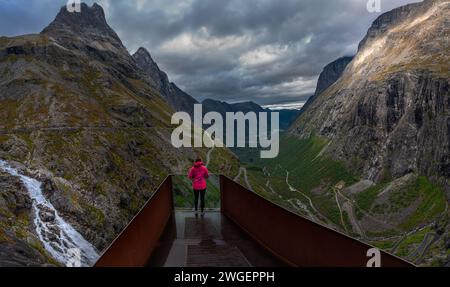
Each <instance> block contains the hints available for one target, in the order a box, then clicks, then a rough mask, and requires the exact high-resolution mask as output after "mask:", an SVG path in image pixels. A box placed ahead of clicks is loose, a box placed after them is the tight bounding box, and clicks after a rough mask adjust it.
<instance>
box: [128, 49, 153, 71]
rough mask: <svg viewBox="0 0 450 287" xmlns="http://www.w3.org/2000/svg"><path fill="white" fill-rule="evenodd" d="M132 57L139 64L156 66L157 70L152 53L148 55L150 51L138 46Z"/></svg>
mask: <svg viewBox="0 0 450 287" xmlns="http://www.w3.org/2000/svg"><path fill="white" fill-rule="evenodd" d="M133 58H134V59H135V60H136V62H138V63H139V65H141V66H148V65H151V66H152V67H154V68H157V69H158V70H159V67H158V64H157V63H156V62H155V61H154V60H153V58H152V55H150V52H149V51H148V50H147V49H145V48H144V47H140V48H139V49H138V50H137V51H136V53H134V55H133Z"/></svg>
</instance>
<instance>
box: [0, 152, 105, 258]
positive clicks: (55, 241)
mask: <svg viewBox="0 0 450 287" xmlns="http://www.w3.org/2000/svg"><path fill="white" fill-rule="evenodd" d="M0 170H3V171H4V172H6V173H9V174H10V175H12V176H14V177H19V178H20V180H21V181H22V183H23V185H24V186H25V188H26V189H27V191H28V194H29V196H30V198H31V200H32V201H33V206H32V209H33V213H34V225H35V227H36V234H37V235H38V237H39V239H40V241H41V242H42V244H43V245H44V247H45V250H46V251H47V252H48V253H49V254H50V255H51V256H52V257H53V258H55V259H56V260H57V261H59V262H60V263H62V264H64V265H66V266H92V265H93V264H94V263H95V261H96V260H97V258H98V254H97V251H96V249H95V248H94V246H93V245H92V244H91V243H89V242H88V241H87V240H86V239H84V238H83V236H82V235H81V234H80V233H78V232H77V231H76V230H75V229H74V228H73V227H72V226H71V225H70V224H69V223H67V222H66V221H65V220H64V219H62V218H61V217H60V216H59V214H58V211H57V210H56V209H55V207H54V206H53V205H52V204H51V203H50V202H49V201H48V200H47V199H46V198H45V196H44V194H43V192H42V184H41V183H40V182H39V181H37V180H36V179H33V178H30V177H28V176H25V175H23V174H21V173H20V172H19V171H18V170H17V169H15V168H13V167H11V166H10V165H8V163H7V162H5V161H3V160H0Z"/></svg>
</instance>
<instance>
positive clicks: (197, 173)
mask: <svg viewBox="0 0 450 287" xmlns="http://www.w3.org/2000/svg"><path fill="white" fill-rule="evenodd" d="M188 177H189V178H190V179H192V187H193V188H194V190H203V189H206V178H208V177H209V172H208V169H207V168H206V166H204V165H203V162H201V161H200V162H196V163H195V164H194V166H193V167H191V169H190V170H189V175H188Z"/></svg>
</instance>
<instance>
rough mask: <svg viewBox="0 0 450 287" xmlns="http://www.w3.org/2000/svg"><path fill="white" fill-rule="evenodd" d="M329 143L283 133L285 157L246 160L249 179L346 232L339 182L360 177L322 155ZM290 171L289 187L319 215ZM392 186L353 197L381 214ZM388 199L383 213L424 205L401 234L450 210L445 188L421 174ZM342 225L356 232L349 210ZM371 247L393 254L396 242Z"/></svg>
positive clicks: (403, 251)
mask: <svg viewBox="0 0 450 287" xmlns="http://www.w3.org/2000/svg"><path fill="white" fill-rule="evenodd" d="M326 145H327V141H326V140H324V139H321V138H317V137H314V138H311V139H308V140H300V139H297V138H293V137H289V136H286V135H284V136H282V139H281V143H280V155H279V156H278V157H277V158H276V159H271V160H260V159H255V157H253V160H252V161H251V162H248V159H247V171H248V173H249V181H250V183H251V185H252V187H253V189H254V190H255V191H256V192H258V193H260V194H261V195H263V196H265V197H266V198H268V199H270V200H273V201H275V202H277V203H278V204H280V205H281V206H284V207H285V208H288V209H290V210H292V211H294V212H297V213H298V214H301V215H304V216H310V215H311V214H313V215H315V216H318V218H319V219H321V220H322V221H324V222H325V223H331V224H332V225H334V226H337V227H338V228H339V229H341V230H342V231H343V230H345V228H344V226H343V224H342V221H341V218H340V213H339V209H338V206H337V203H336V200H335V196H334V191H333V190H334V187H335V186H336V185H337V184H342V183H345V186H350V185H352V184H354V183H356V182H357V180H358V179H357V177H356V176H355V175H353V174H352V173H350V172H349V171H348V170H346V169H345V168H344V167H343V165H342V164H340V163H339V162H336V161H333V160H331V159H329V158H328V157H326V156H324V155H322V153H321V151H322V150H323V149H324V148H325V147H326ZM244 154H245V153H244ZM248 154H250V153H247V155H248ZM286 170H288V171H289V173H290V175H289V184H290V185H291V186H292V187H294V188H295V189H296V190H298V191H300V192H301V193H303V194H305V195H307V196H308V197H310V198H311V200H312V201H313V204H314V206H315V208H316V209H317V210H318V211H319V213H320V214H317V212H315V211H314V210H312V209H311V208H310V205H309V203H308V201H307V200H306V198H305V196H303V195H301V194H300V192H298V191H291V190H290V188H289V186H288V185H287V184H286ZM267 181H269V183H270V186H271V187H272V189H273V190H274V191H275V192H276V193H275V194H274V193H273V192H272V191H271V190H270V189H269V188H268V187H267V185H266V183H267ZM241 182H242V181H241ZM388 185H389V182H383V183H379V184H377V185H375V186H372V187H369V188H367V189H366V190H364V191H362V192H360V193H358V194H356V195H355V196H353V199H354V200H355V201H356V204H357V206H358V207H359V208H360V209H361V210H364V211H366V212H373V211H376V210H377V208H378V209H379V208H380V207H378V206H377V205H376V198H377V196H378V195H379V193H380V192H382V191H383V189H384V188H386V187H387V186H388ZM292 199H297V200H300V201H301V202H302V203H303V204H305V205H307V206H308V208H309V210H310V213H309V214H308V213H307V212H304V211H303V210H300V209H298V208H293V205H292V204H291V203H290V202H289V201H292ZM389 201H390V205H389V206H388V207H387V208H388V209H387V210H385V211H384V212H398V211H399V210H401V209H403V208H406V207H408V206H409V205H410V204H412V203H413V202H417V201H419V204H418V207H417V208H416V210H414V212H412V214H410V215H409V216H408V217H407V219H406V220H405V221H404V222H402V223H401V224H400V225H399V226H398V228H399V230H404V231H405V232H406V231H409V230H412V229H414V228H416V227H417V226H419V225H421V224H427V223H430V222H432V221H434V220H436V218H437V216H439V215H441V214H442V213H443V212H444V211H445V210H446V197H445V194H444V192H443V191H442V189H441V188H439V187H437V186H435V185H433V184H432V183H431V182H430V181H429V180H428V179H427V178H426V177H422V176H419V177H416V179H415V180H414V181H413V182H412V183H410V184H409V185H407V186H403V187H401V188H399V189H398V190H394V191H393V192H392V193H391V194H390V198H389ZM358 211H359V210H358V209H356V210H355V213H356V216H357V218H358V219H361V218H362V217H363V216H364V215H363V214H362V213H361V212H358ZM382 211H383V210H382ZM323 217H325V219H324V218H323ZM343 221H344V224H345V227H346V228H347V230H351V228H349V227H350V224H349V219H348V214H346V213H345V212H344V213H343ZM426 230H428V229H426ZM424 233H425V232H424V231H421V232H418V233H417V234H416V233H412V234H411V235H410V236H408V237H407V238H406V239H405V241H404V242H403V243H402V245H401V246H400V247H399V249H398V250H397V254H398V255H401V256H404V257H406V256H407V255H408V254H409V253H410V252H412V251H413V250H414V247H415V246H417V245H418V244H420V239H421V238H422V239H423V237H424ZM396 234H398V231H394V230H386V231H385V232H384V233H377V234H371V233H370V232H369V233H368V234H366V235H368V236H369V237H370V236H372V235H373V236H380V235H383V236H386V237H389V236H392V235H396ZM350 235H351V234H350ZM371 243H373V244H374V245H376V246H378V247H380V248H382V249H385V250H389V249H391V248H392V247H393V246H394V245H395V241H393V240H384V241H371ZM408 246H409V247H408ZM407 251H408V252H407Z"/></svg>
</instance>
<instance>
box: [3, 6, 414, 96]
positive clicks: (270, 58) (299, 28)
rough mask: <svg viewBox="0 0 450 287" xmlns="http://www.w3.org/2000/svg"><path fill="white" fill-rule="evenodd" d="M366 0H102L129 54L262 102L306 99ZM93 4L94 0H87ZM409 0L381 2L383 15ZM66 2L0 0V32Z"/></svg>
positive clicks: (347, 42) (200, 90) (349, 44)
mask: <svg viewBox="0 0 450 287" xmlns="http://www.w3.org/2000/svg"><path fill="white" fill-rule="evenodd" d="M367 1H368V0H333V1H329V0H245V1H242V0H102V1H97V2H98V3H99V4H100V5H102V6H103V7H104V9H105V11H106V14H107V17H108V22H109V23H110V25H111V26H112V27H113V28H114V29H115V30H116V31H117V32H118V34H119V36H120V37H121V38H122V40H123V42H124V44H125V45H126V46H127V47H128V49H129V50H130V52H134V51H135V50H136V49H137V48H138V47H140V46H144V47H146V48H147V49H148V50H149V51H150V52H151V54H152V56H153V57H154V58H155V60H156V61H157V62H158V63H159V65H160V67H161V68H162V69H163V70H165V71H166V72H167V73H168V74H169V76H170V78H171V80H173V81H174V82H176V83H177V84H178V85H179V86H180V87H181V88H183V89H184V90H186V91H187V92H188V93H190V94H191V95H193V96H194V97H196V98H198V99H199V100H202V99H204V98H216V99H221V100H228V101H232V102H236V101H243V100H254V101H256V102H257V103H260V104H273V103H286V102H296V101H299V100H302V99H305V98H307V96H308V95H310V94H312V93H313V91H314V89H315V83H316V81H317V78H318V75H319V73H320V71H321V70H322V68H323V66H325V65H326V64H327V63H329V62H331V61H333V60H334V59H337V58H338V57H341V56H344V55H352V54H354V53H356V48H357V45H358V43H359V41H360V40H361V39H362V38H363V36H364V34H365V33H366V31H367V29H368V27H369V26H370V24H371V22H372V21H373V20H374V19H375V18H376V17H377V16H379V13H369V12H368V11H367V9H366V4H367ZM86 2H88V3H92V2H93V1H86ZM410 2H417V1H414V0H381V5H382V6H381V7H382V10H383V12H384V11H387V10H390V9H392V8H394V7H397V6H400V5H404V4H406V3H410ZM65 3H66V1H64V0H56V1H55V0H39V1H30V0H0V34H1V35H6V36H12V35H18V34H25V33H36V32H39V31H40V30H41V29H42V28H44V27H45V26H46V25H47V24H48V23H49V22H50V21H51V20H52V19H53V18H54V16H55V14H56V12H57V11H58V9H59V7H60V6H61V5H64V4H65Z"/></svg>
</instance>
